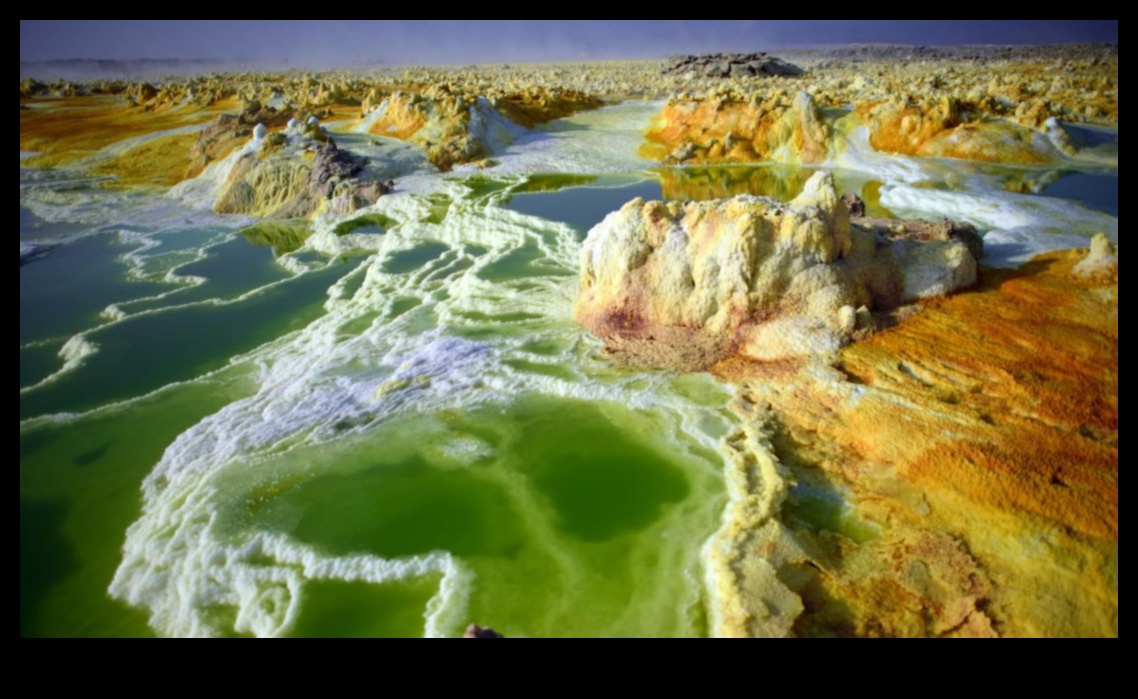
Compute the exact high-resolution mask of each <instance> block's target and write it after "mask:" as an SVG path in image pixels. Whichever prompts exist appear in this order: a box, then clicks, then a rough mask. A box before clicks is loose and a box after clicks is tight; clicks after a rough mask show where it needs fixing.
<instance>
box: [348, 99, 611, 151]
mask: <svg viewBox="0 0 1138 699" xmlns="http://www.w3.org/2000/svg"><path fill="white" fill-rule="evenodd" d="M370 99H371V96H370V95H369V100H370ZM600 105H601V101H600V100H599V99H598V98H596V97H593V96H591V95H589V94H587V93H584V92H581V91H577V90H548V89H544V88H534V87H531V88H528V89H524V90H516V91H509V92H504V93H500V94H491V95H488V96H482V95H479V94H477V93H471V92H469V91H466V90H462V89H460V88H458V87H456V86H454V85H453V84H452V83H443V84H441V85H436V86H432V87H430V88H429V89H427V90H425V91H423V92H422V93H412V92H405V91H397V92H395V93H394V94H392V95H391V96H390V97H388V98H387V99H386V100H385V101H384V102H383V103H382V104H380V105H379V106H377V107H376V110H377V111H376V114H375V115H374V117H371V118H369V117H365V120H370V125H369V131H370V132H371V133H373V134H375V135H377V136H388V137H391V138H398V139H401V140H405V141H410V142H412V143H415V144H416V145H418V146H420V147H421V148H423V149H424V150H425V151H426V153H427V158H428V159H429V160H430V161H431V162H432V163H433V164H434V165H435V167H437V168H439V169H440V170H442V171H444V172H446V171H449V170H451V169H452V168H454V167H455V166H456V165H461V164H465V163H473V162H478V161H481V160H485V159H486V158H488V157H489V156H490V155H491V154H492V152H493V151H494V150H495V149H496V148H498V147H502V146H505V145H507V144H509V143H510V142H511V141H512V140H513V139H514V138H516V137H517V136H518V135H520V134H521V133H523V132H524V129H525V128H532V127H533V126H537V125H538V124H544V123H546V122H548V121H551V120H553V119H558V118H561V117H565V116H569V115H570V114H574V113H576V112H578V111H581V110H584V109H594V108H596V107H599V106H600Z"/></svg>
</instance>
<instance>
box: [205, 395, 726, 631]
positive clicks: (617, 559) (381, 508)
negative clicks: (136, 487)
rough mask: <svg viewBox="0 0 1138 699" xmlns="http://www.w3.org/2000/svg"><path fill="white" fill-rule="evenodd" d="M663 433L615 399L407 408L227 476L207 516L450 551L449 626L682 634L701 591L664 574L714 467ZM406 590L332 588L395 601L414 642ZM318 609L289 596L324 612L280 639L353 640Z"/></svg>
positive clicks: (702, 516) (326, 543)
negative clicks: (361, 432)
mask: <svg viewBox="0 0 1138 699" xmlns="http://www.w3.org/2000/svg"><path fill="white" fill-rule="evenodd" d="M665 427H666V422H665V421H664V420H663V418H661V417H659V416H653V415H651V414H642V413H637V412H632V411H628V410H627V409H624V408H621V407H620V406H617V405H612V404H606V403H590V402H584V401H574V400H563V399H552V398H539V397H529V398H524V397H523V398H521V399H519V400H518V401H517V402H516V403H514V404H512V405H510V406H509V407H506V408H487V409H481V410H472V411H462V412H449V413H443V414H436V415H430V416H423V415H420V416H416V417H415V418H411V419H403V420H398V421H396V422H394V423H392V424H389V425H385V426H383V427H381V428H378V429H376V430H375V431H374V432H372V433H371V434H368V435H367V436H365V437H361V438H355V439H352V440H350V441H349V442H347V443H345V444H344V445H342V446H340V447H331V448H328V447H324V448H320V449H312V450H307V449H306V450H301V451H300V452H294V453H291V454H289V455H287V456H285V457H281V458H280V459H279V461H277V462H275V463H274V464H273V465H271V466H268V467H266V466H262V467H261V468H260V469H259V471H261V472H262V474H263V475H260V476H257V477H253V478H250V476H249V474H246V473H238V472H234V473H231V474H230V475H229V477H227V478H226V479H225V480H224V481H222V483H221V486H222V487H223V489H224V491H225V492H226V494H227V495H226V496H225V497H224V498H223V499H222V502H221V503H219V505H218V511H219V512H221V513H222V515H223V517H224V524H223V527H224V528H225V529H226V530H227V531H230V532H231V533H232V534H233V535H235V536H237V535H238V534H239V533H241V532H246V533H247V532H249V531H256V530H262V529H267V530H269V531H273V532H278V533H285V534H288V535H289V536H290V537H291V538H292V539H295V540H296V541H298V542H300V543H302V544H304V545H308V546H313V547H315V548H316V549H317V550H319V551H321V552H323V553H325V554H328V555H333V556H347V555H355V554H368V555H374V556H380V557H383V558H385V559H398V558H405V557H408V556H415V555H424V554H430V553H431V552H435V551H447V552H450V553H451V554H453V555H455V556H458V557H460V559H461V560H462V561H463V564H464V565H466V566H469V567H470V568H471V569H472V570H473V571H474V573H475V583H474V587H473V589H472V590H471V591H470V597H469V600H468V602H467V609H466V610H465V613H464V614H463V623H464V624H465V623H467V622H470V623H473V622H477V623H480V624H483V625H487V624H488V625H491V626H493V627H494V628H496V629H498V630H500V631H503V632H505V633H507V634H508V635H514V636H522V635H530V636H627V635H666V636H675V635H681V636H687V635H700V634H701V633H703V632H704V629H703V627H702V626H701V621H700V620H701V619H702V615H703V609H704V600H703V599H702V597H701V596H700V595H699V594H697V593H693V591H692V588H691V586H690V584H689V583H688V581H685V580H684V579H683V576H682V575H680V576H676V577H672V576H670V575H666V571H677V570H684V569H688V570H694V569H695V568H696V567H697V562H696V561H695V560H694V558H693V556H694V553H693V551H692V547H691V546H690V542H691V538H692V537H697V540H702V538H703V537H705V536H706V535H707V533H709V532H710V531H712V530H714V528H715V526H716V523H717V521H718V517H719V514H720V512H721V508H722V506H723V499H722V495H721V489H722V484H721V482H720V477H719V468H720V465H719V463H718V461H717V459H716V458H715V457H714V455H713V454H712V455H710V456H711V458H710V459H709V458H707V457H708V456H709V455H707V454H702V453H698V452H696V451H679V452H677V451H675V450H668V449H664V448H661V447H660V446H658V445H657V444H656V443H654V440H653V439H652V435H653V434H659V433H660V432H661V431H662V430H663V429H665ZM312 473H317V474H319V475H315V476H311V477H310V476H309V474H312ZM270 474H271V475H270ZM298 474H304V475H303V476H302V475H298ZM661 576H664V577H661ZM406 584H407V583H405V582H402V583H398V584H394V585H387V584H385V585H380V586H378V588H379V589H377V590H370V591H369V590H368V589H366V588H365V587H362V586H358V585H356V586H349V588H350V590H351V592H350V595H349V598H348V599H347V600H346V601H344V602H343V604H344V605H347V607H349V608H350V607H353V606H356V605H367V606H369V607H370V606H371V605H372V604H373V602H374V603H375V604H378V605H380V606H381V607H382V605H384V604H386V603H387V602H385V601H383V600H384V599H386V598H384V595H385V594H390V595H392V596H394V597H395V598H402V597H404V596H408V602H407V603H408V604H411V605H413V609H417V610H418V627H417V629H416V630H415V631H416V632H415V633H410V631H409V630H408V629H406V628H403V627H400V628H403V630H404V631H407V634H406V635H421V634H422V633H423V617H422V609H423V608H424V606H425V603H426V598H427V597H429V595H422V594H420V595H414V594H409V593H408V592H407V590H406V588H405V586H406ZM388 587H391V591H390V592H389V593H384V592H383V590H384V589H386V588H388ZM336 589H339V588H336ZM326 593H327V590H326V587H325V586H324V585H323V584H321V585H320V586H317V588H316V592H314V593H313V594H316V595H317V596H320V597H323V596H325V595H326ZM305 594H306V595H307V594H308V592H306V593H305ZM372 595H374V596H376V598H377V599H378V600H379V601H373V600H372V597H371V596H372ZM360 600H363V601H360ZM332 604H333V602H332V601H331V600H324V601H322V602H320V604H319V605H318V606H316V607H315V608H312V607H309V606H308V604H307V602H306V603H305V604H304V606H303V608H304V609H305V610H307V613H308V614H309V615H313V614H317V613H320V614H322V615H324V618H323V619H321V620H319V621H313V622H310V623H311V624H313V625H314V626H313V627H309V626H306V625H305V624H301V625H299V626H298V627H297V628H296V629H294V631H293V635H309V634H312V633H315V634H317V635H321V634H324V635H354V634H356V633H358V632H359V629H360V628H361V627H360V624H361V621H360V620H359V619H358V618H357V617H356V615H353V614H351V613H348V612H347V611H344V609H342V608H340V607H336V608H335V609H331V608H329V609H327V610H325V606H326V605H332ZM303 613H304V612H302V614H303ZM410 618H411V617H410V616H408V617H407V619H408V620H409V619H410ZM362 623H363V624H364V626H363V627H362V628H364V629H372V628H373V624H375V623H379V622H378V620H376V621H373V622H362ZM308 628H318V629H319V631H307V630H306V629H308ZM393 635H404V634H402V633H399V634H395V633H393Z"/></svg>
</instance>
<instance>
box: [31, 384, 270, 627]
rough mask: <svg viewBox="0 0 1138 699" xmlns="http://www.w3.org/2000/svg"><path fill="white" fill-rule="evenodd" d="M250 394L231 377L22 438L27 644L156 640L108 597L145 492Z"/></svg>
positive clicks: (138, 617) (140, 619) (138, 616)
mask: <svg viewBox="0 0 1138 699" xmlns="http://www.w3.org/2000/svg"><path fill="white" fill-rule="evenodd" d="M247 391H248V384H247V383H246V382H244V381H242V380H241V376H240V375H239V374H231V375H229V376H225V377H218V378H217V379H216V380H214V381H211V382H208V383H200V384H194V385H188V386H184V387H180V388H176V389H173V390H170V391H166V392H164V393H163V394H161V395H158V396H155V397H153V398H150V399H147V400H146V401H143V402H141V403H137V404H135V405H133V406H131V407H129V408H126V409H124V410H121V411H117V412H114V413H111V414H107V415H103V416H95V417H90V418H86V419H83V420H79V421H76V422H70V423H66V424H61V425H51V424H48V425H43V426H40V427H37V428H22V429H21V430H20V636H21V637H26V636H149V635H152V631H151V629H150V628H149V627H148V625H147V623H146V615H145V614H144V613H142V612H140V611H138V610H135V609H131V608H130V607H127V606H126V605H124V604H122V603H120V602H117V601H115V600H112V599H111V598H110V597H109V596H108V595H107V585H108V584H109V583H110V581H111V578H112V576H113V575H114V572H115V568H116V567H117V566H118V564H119V561H120V559H121V550H122V544H123V538H124V535H125V532H126V528H127V527H128V526H130V524H131V523H132V522H133V521H134V520H135V519H136V518H137V516H138V513H139V507H140V504H141V495H140V493H139V484H140V483H141V482H142V479H143V478H144V477H145V476H146V474H147V473H148V472H149V471H150V469H151V468H153V467H154V464H155V463H156V462H157V461H158V459H159V458H160V457H161V456H162V452H163V451H164V450H165V449H166V446H167V445H168V444H169V443H170V442H172V441H173V440H174V438H175V437H177V436H178V434H179V433H181V432H182V431H184V430H185V429H187V428H189V427H190V426H192V425H193V424H195V423H196V422H198V421H199V420H200V419H202V418H203V417H205V416H206V415H208V414H210V413H212V412H214V411H216V410H218V409H219V408H221V407H223V406H224V405H225V404H226V403H229V402H230V401H232V400H235V399H237V398H239V397H241V396H242V395H243V394H244V393H245V392H247Z"/></svg>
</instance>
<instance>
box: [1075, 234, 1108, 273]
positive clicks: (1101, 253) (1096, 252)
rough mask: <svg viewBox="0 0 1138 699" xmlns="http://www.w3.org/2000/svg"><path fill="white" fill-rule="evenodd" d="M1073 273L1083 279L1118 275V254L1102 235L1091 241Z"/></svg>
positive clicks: (1097, 235)
mask: <svg viewBox="0 0 1138 699" xmlns="http://www.w3.org/2000/svg"><path fill="white" fill-rule="evenodd" d="M1074 273H1075V275H1076V276H1079V277H1082V278H1084V279H1104V278H1110V277H1111V276H1115V277H1117V275H1118V254H1117V252H1116V251H1115V249H1114V245H1113V244H1112V243H1111V242H1110V238H1107V237H1106V236H1105V235H1103V234H1102V233H1098V234H1096V235H1095V237H1094V238H1092V239H1091V249H1090V251H1089V252H1088V253H1087V256H1086V257H1085V258H1083V260H1082V261H1081V262H1079V263H1078V264H1077V265H1075V268H1074Z"/></svg>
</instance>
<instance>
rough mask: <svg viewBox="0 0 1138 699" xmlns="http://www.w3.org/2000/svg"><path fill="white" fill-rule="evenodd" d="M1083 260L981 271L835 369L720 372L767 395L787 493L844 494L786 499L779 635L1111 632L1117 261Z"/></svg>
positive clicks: (738, 367)
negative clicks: (808, 558)
mask: <svg viewBox="0 0 1138 699" xmlns="http://www.w3.org/2000/svg"><path fill="white" fill-rule="evenodd" d="M1084 256H1085V253H1082V252H1078V251H1067V252H1058V253H1050V254H1046V255H1042V256H1040V257H1038V258H1036V259H1035V260H1034V261H1033V262H1032V263H1030V264H1028V265H1026V266H1025V267H1023V268H1022V269H1020V270H1017V271H1009V270H999V271H996V270H990V269H986V270H984V272H983V275H982V280H981V286H980V288H979V289H977V290H976V291H974V292H969V293H963V294H959V295H956V296H953V297H950V298H943V299H934V300H931V301H928V302H927V303H926V304H925V305H924V307H923V308H922V309H921V310H920V311H919V312H918V313H916V314H915V315H913V316H911V317H909V318H907V319H905V320H904V321H903V322H901V323H900V324H899V325H897V326H896V327H893V328H890V329H887V330H883V331H880V332H878V333H877V334H876V335H874V336H873V337H871V338H870V339H868V340H866V341H863V342H859V343H855V344H853V345H851V346H849V347H847V348H846V349H845V350H843V351H842V353H841V355H840V363H839V364H838V366H839V367H840V370H841V373H834V374H832V375H826V373H825V372H821V371H813V372H799V373H794V374H788V373H787V372H785V371H784V370H782V369H779V370H778V371H774V372H767V370H766V368H765V367H763V366H762V365H759V364H754V363H744V362H741V361H738V360H735V361H730V362H725V363H723V364H721V365H720V366H719V367H718V370H719V372H720V373H721V374H722V375H724V376H725V377H726V378H728V379H730V380H733V381H736V382H740V383H742V385H743V394H744V395H745V396H748V397H749V399H750V400H752V401H756V402H757V401H768V402H769V404H770V405H771V407H772V408H773V412H774V415H775V420H776V421H777V423H778V424H779V430H778V434H777V436H776V438H775V439H774V440H773V444H774V447H775V450H776V451H777V453H778V456H779V458H780V459H781V461H782V462H783V463H784V465H786V466H787V467H788V468H789V469H790V471H791V473H792V474H793V477H794V478H795V479H796V480H797V481H798V483H799V485H800V486H805V487H806V489H807V490H810V489H811V488H814V489H817V488H821V489H823V490H827V491H832V492H834V493H844V494H845V499H846V501H847V503H848V510H847V511H844V514H843V515H842V518H839V519H835V520H834V521H840V522H843V524H842V525H841V526H838V525H836V524H833V523H832V522H830V523H826V522H824V523H823V525H819V524H818V518H817V516H810V507H809V504H808V503H806V504H804V502H800V501H796V496H795V493H794V491H793V490H792V491H791V496H790V498H789V500H788V505H787V506H786V508H785V509H784V513H783V517H784V520H785V521H786V523H787V524H788V525H789V526H790V527H791V528H792V529H794V530H796V536H798V537H799V539H800V540H801V541H803V542H804V543H805V545H806V546H807V547H808V548H811V547H812V552H813V559H812V565H811V566H808V567H802V566H800V567H798V568H794V569H790V568H788V569H787V570H786V571H785V575H784V577H785V578H786V581H787V582H788V584H789V585H790V587H791V588H792V589H794V590H795V591H796V592H797V593H798V594H799V595H800V596H801V597H802V599H803V602H804V605H805V611H804V613H803V614H802V616H801V617H800V618H799V620H798V622H797V624H796V626H795V631H796V632H797V633H800V634H805V635H988V633H995V634H1001V635H1029V636H1035V635H1058V636H1116V635H1117V634H1118V281H1117V265H1116V264H1115V265H1114V266H1113V267H1108V268H1107V269H1106V270H1105V271H1102V270H1100V271H1099V272H1098V273H1097V274H1095V275H1092V276H1090V277H1086V276H1082V275H1080V274H1079V273H1078V272H1076V265H1077V264H1078V263H1079V262H1080V261H1081V260H1082V259H1083V257H1084ZM1115 259H1116V258H1115ZM799 499H802V496H799ZM803 513H806V514H803ZM866 532H869V534H866Z"/></svg>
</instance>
